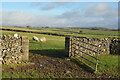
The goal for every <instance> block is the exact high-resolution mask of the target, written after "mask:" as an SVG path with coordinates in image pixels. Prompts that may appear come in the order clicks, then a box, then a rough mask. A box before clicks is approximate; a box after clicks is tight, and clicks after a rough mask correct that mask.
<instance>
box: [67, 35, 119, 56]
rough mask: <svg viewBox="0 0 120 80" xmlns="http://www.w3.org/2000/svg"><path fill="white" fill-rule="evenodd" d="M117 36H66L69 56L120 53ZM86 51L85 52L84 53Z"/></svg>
mask: <svg viewBox="0 0 120 80" xmlns="http://www.w3.org/2000/svg"><path fill="white" fill-rule="evenodd" d="M119 42H120V41H119V40H118V39H117V38H101V39H97V38H86V37H66V38H65V49H66V55H68V56H82V55H86V54H89V55H95V54H96V53H98V55H99V54H120V53H119V52H120V51H119V48H120V45H119ZM83 53H84V54H83Z"/></svg>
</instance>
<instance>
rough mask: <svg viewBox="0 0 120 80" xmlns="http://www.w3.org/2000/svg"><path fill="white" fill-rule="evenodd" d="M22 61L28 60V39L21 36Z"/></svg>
mask: <svg viewBox="0 0 120 80" xmlns="http://www.w3.org/2000/svg"><path fill="white" fill-rule="evenodd" d="M22 50H23V55H22V60H23V61H28V60H29V39H28V37H27V36H22Z"/></svg>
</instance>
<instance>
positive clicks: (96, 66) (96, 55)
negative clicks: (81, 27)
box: [95, 45, 99, 72]
mask: <svg viewBox="0 0 120 80" xmlns="http://www.w3.org/2000/svg"><path fill="white" fill-rule="evenodd" d="M98 53H99V45H98V47H97V53H96V66H95V71H96V72H97V66H98Z"/></svg>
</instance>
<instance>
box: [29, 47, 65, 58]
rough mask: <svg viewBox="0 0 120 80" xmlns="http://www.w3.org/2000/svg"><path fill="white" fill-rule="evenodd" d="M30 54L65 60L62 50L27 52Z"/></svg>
mask: <svg viewBox="0 0 120 80" xmlns="http://www.w3.org/2000/svg"><path fill="white" fill-rule="evenodd" d="M29 52H30V53H36V54H40V55H43V56H49V57H56V58H65V57H66V55H65V50H64V49H43V50H29Z"/></svg>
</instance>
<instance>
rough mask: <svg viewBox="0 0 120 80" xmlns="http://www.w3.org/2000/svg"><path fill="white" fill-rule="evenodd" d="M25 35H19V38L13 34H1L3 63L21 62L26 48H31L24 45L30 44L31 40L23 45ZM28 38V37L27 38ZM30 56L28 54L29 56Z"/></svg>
mask: <svg viewBox="0 0 120 80" xmlns="http://www.w3.org/2000/svg"><path fill="white" fill-rule="evenodd" d="M24 40H25V39H23V36H18V37H17V38H16V37H14V36H12V35H0V45H1V47H2V48H1V56H2V59H3V60H2V63H3V64H11V63H19V62H21V61H22V60H23V59H22V57H24V55H25V54H28V53H26V52H25V50H27V51H28V50H29V48H28V47H27V48H26V47H25V48H23V47H24V46H27V45H28V46H29V43H28V42H29V41H28V42H26V43H27V45H23V41H24ZM26 40H28V39H26ZM27 57H28V56H26V58H27Z"/></svg>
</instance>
